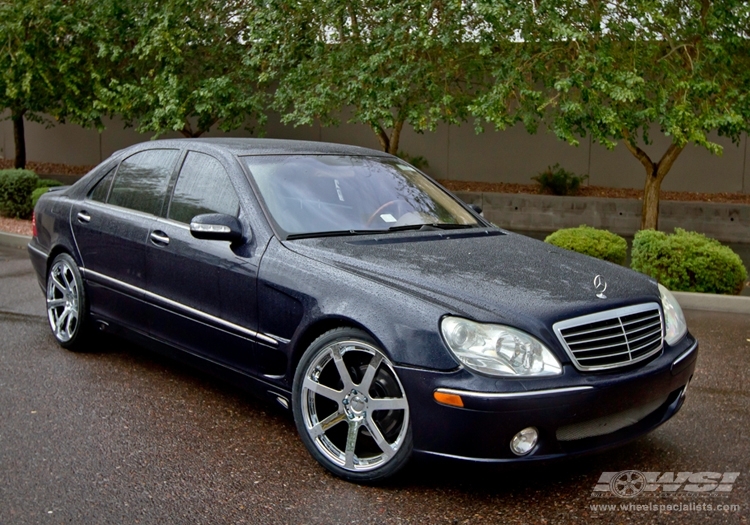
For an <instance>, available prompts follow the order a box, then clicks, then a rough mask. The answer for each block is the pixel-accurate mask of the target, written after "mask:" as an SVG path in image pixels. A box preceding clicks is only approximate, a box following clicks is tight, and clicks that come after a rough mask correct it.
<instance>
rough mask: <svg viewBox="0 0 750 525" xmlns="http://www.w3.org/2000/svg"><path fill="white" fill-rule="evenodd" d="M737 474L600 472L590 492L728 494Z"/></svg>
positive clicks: (630, 496)
mask: <svg viewBox="0 0 750 525" xmlns="http://www.w3.org/2000/svg"><path fill="white" fill-rule="evenodd" d="M739 475H740V473H739V472H677V473H675V472H641V471H639V470H623V471H621V472H602V475H601V476H600V477H599V481H597V483H596V485H595V486H594V493H597V492H599V493H601V492H610V493H612V494H614V495H615V496H617V497H620V498H634V497H635V496H637V495H638V494H641V493H642V492H657V491H661V492H678V491H683V492H731V491H732V486H733V484H734V482H735V481H736V480H737V478H738V477H739Z"/></svg>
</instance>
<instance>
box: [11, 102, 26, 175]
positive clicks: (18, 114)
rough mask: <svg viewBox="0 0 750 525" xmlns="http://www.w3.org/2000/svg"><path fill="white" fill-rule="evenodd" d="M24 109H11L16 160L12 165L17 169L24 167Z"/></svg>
mask: <svg viewBox="0 0 750 525" xmlns="http://www.w3.org/2000/svg"><path fill="white" fill-rule="evenodd" d="M24 113H26V110H23V109H22V110H19V111H15V110H14V111H13V114H12V116H11V119H12V120H13V138H14V139H15V142H16V160H15V163H14V166H15V167H16V168H17V169H24V168H25V167H26V135H25V134H24V129H23V115H24Z"/></svg>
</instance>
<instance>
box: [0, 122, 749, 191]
mask: <svg viewBox="0 0 750 525" xmlns="http://www.w3.org/2000/svg"><path fill="white" fill-rule="evenodd" d="M5 116H7V115H5ZM265 134H266V136H267V137H272V138H290V139H301V140H316V141H321V140H322V141H326V142H339V143H344V144H356V145H360V146H366V147H371V148H376V149H377V148H379V144H378V141H377V139H376V138H375V135H374V133H373V132H372V130H370V128H369V127H367V126H364V125H357V124H343V125H341V126H339V127H326V128H323V127H321V126H318V125H315V126H299V127H296V128H295V127H293V126H285V125H282V124H281V123H280V122H279V119H278V117H275V116H271V117H270V118H269V123H268V125H267V126H266V133H265ZM222 135H229V136H251V134H250V133H249V132H248V131H246V130H236V131H234V132H231V133H228V134H224V133H222V132H217V131H214V132H211V133H209V134H207V136H222ZM179 136H181V135H180V134H179V133H176V132H174V133H169V134H166V135H163V137H179ZM652 138H653V144H651V145H648V146H645V145H644V146H643V148H644V149H645V150H646V151H647V152H648V153H649V154H650V155H652V158H658V157H659V156H660V155H661V153H663V152H664V151H665V150H666V148H667V146H668V145H669V141H668V138H667V137H664V136H662V135H661V134H660V133H658V130H654V133H653V134H652ZM149 139H150V135H148V134H140V133H137V132H136V131H134V130H133V129H132V128H125V127H124V126H123V123H122V122H121V121H119V120H107V121H105V129H104V130H103V131H102V132H99V131H97V130H92V129H83V128H81V127H80V126H77V125H75V124H58V125H56V126H52V127H45V126H44V125H41V124H37V123H34V122H26V146H27V159H28V160H32V161H38V162H55V163H63V164H78V165H81V164H88V165H91V164H98V163H99V162H100V161H101V160H103V159H105V158H106V157H108V156H109V155H111V154H112V153H113V152H114V151H117V150H119V149H122V148H124V147H126V146H129V145H131V144H135V143H137V142H141V141H144V140H149ZM712 140H715V141H716V142H718V143H719V144H721V145H722V146H723V147H724V153H723V155H721V156H714V155H711V154H710V153H709V152H708V151H707V150H705V149H704V148H701V147H698V146H692V145H689V146H687V148H686V149H685V150H684V151H683V152H682V154H681V155H680V157H679V158H678V159H677V161H676V162H675V165H674V166H673V168H672V170H671V171H670V173H669V175H668V176H667V178H666V179H665V181H664V184H663V189H665V190H673V191H699V192H745V193H750V162H748V159H749V158H750V152H748V148H747V136H743V137H742V139H741V140H740V143H739V144H732V142H731V141H729V140H727V139H725V138H722V137H718V136H713V137H712ZM0 148H1V149H0V156H2V157H4V158H6V159H10V158H13V157H14V156H15V152H14V143H13V127H12V123H11V122H10V121H9V120H3V121H0ZM400 149H401V150H403V151H406V152H407V153H408V154H409V155H412V156H423V157H425V158H426V159H427V161H428V162H429V167H428V168H427V171H428V172H429V173H430V174H431V175H433V176H435V177H437V178H440V179H452V180H466V181H482V182H514V183H522V184H528V183H530V182H531V180H530V179H531V177H533V176H535V175H537V174H538V173H539V172H540V171H542V170H544V169H545V168H547V166H551V165H553V164H556V163H559V164H560V165H561V166H562V167H564V168H565V169H567V170H570V171H573V172H575V173H578V174H586V175H589V181H588V183H589V184H591V185H595V186H611V187H617V188H642V187H643V183H644V176H645V172H644V169H643V167H642V166H641V164H640V163H639V162H638V161H637V160H636V159H635V158H634V157H633V156H632V155H631V154H630V152H628V150H627V149H626V148H625V147H624V146H622V145H621V144H620V145H618V146H617V147H616V148H615V149H614V150H612V151H609V150H607V149H605V148H604V147H602V146H600V145H598V144H592V143H591V142H590V141H589V140H588V139H586V138H584V139H582V140H581V144H580V145H579V146H577V147H574V146H570V145H568V144H567V143H565V142H562V141H560V140H558V139H557V138H556V137H555V136H554V135H553V134H552V133H549V132H544V131H541V130H540V132H539V133H537V134H536V135H529V134H528V133H527V132H526V131H525V130H524V128H523V127H522V126H516V127H514V128H511V129H508V130H504V131H492V130H488V131H485V132H484V133H482V134H479V135H477V134H476V133H475V132H474V129H473V127H472V126H471V125H470V124H464V125H462V126H439V127H438V128H437V130H436V131H435V132H426V133H415V132H414V131H413V130H412V129H411V128H409V127H406V129H405V130H404V132H403V134H402V137H401V144H400Z"/></svg>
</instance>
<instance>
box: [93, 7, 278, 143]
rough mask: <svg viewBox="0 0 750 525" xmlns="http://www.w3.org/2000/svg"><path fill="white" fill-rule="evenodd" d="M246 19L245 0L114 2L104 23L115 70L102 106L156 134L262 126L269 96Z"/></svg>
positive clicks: (105, 50)
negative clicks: (255, 61) (249, 122)
mask: <svg viewBox="0 0 750 525" xmlns="http://www.w3.org/2000/svg"><path fill="white" fill-rule="evenodd" d="M247 19H252V7H251V5H250V4H248V3H245V2H243V0H230V1H221V0H159V1H156V2H140V1H136V0H133V1H130V2H122V1H119V0H113V1H112V2H110V3H109V4H108V8H107V12H105V14H104V16H103V17H102V20H101V24H100V27H101V32H100V35H101V40H100V42H101V51H100V54H101V55H102V56H103V57H106V59H107V60H108V61H109V64H110V66H109V67H110V69H111V77H110V79H109V81H108V82H106V83H105V84H104V86H103V88H102V89H101V90H100V93H99V96H100V99H101V103H102V108H103V109H106V110H107V111H108V112H110V113H113V114H120V115H121V116H122V117H123V118H124V119H125V120H126V122H128V123H129V124H131V125H134V126H135V127H136V129H137V130H138V131H140V132H147V131H150V132H154V133H155V134H156V135H157V136H158V135H160V134H163V133H165V132H168V131H179V132H180V133H182V135H184V136H185V137H199V136H200V135H202V134H203V133H205V132H206V131H208V130H209V129H211V128H212V127H213V126H217V127H218V128H219V129H221V130H223V131H230V130H232V129H236V128H239V127H241V126H242V125H243V124H245V122H246V121H247V119H248V118H252V117H255V118H256V119H257V120H258V121H259V122H260V123H262V121H263V120H264V114H263V112H262V110H263V109H264V100H265V97H266V94H265V91H264V89H263V87H262V86H261V84H260V82H259V78H260V77H259V73H258V72H257V69H256V68H255V67H254V64H253V62H252V55H251V53H249V51H248V50H249V49H250V48H251V47H252V46H253V45H254V39H253V37H252V35H251V34H248V25H247V24H246V22H245V21H246V20H247Z"/></svg>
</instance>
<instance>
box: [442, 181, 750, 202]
mask: <svg viewBox="0 0 750 525" xmlns="http://www.w3.org/2000/svg"><path fill="white" fill-rule="evenodd" d="M438 182H440V184H442V185H443V186H445V187H446V188H448V189H449V190H451V191H474V192H493V193H531V194H539V193H540V192H539V186H537V185H536V184H511V183H507V182H463V181H456V180H440V181H438ZM578 196H579V197H606V198H611V199H638V200H642V199H643V190H637V189H633V188H606V187H604V186H583V187H581V188H580V190H579V192H578ZM660 197H661V199H662V200H665V201H688V202H696V201H698V202H731V203H737V204H750V194H748V193H694V192H690V191H662V192H661V193H660Z"/></svg>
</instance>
